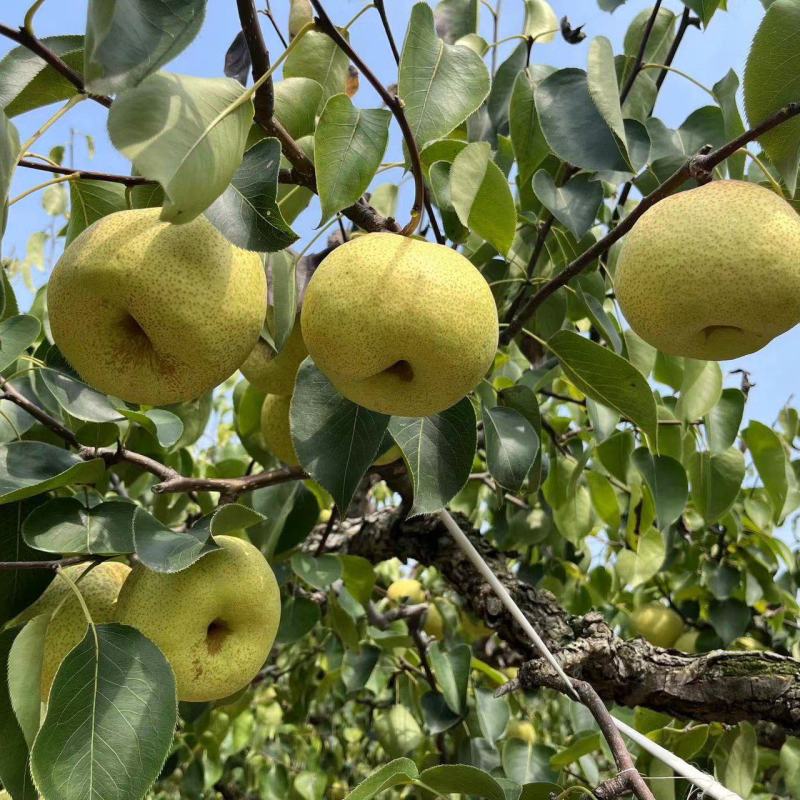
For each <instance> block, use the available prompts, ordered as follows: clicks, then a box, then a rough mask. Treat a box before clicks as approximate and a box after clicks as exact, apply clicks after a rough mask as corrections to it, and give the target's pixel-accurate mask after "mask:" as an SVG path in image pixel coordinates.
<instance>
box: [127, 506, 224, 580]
mask: <svg viewBox="0 0 800 800" xmlns="http://www.w3.org/2000/svg"><path fill="white" fill-rule="evenodd" d="M133 541H134V545H135V549H136V556H137V558H138V559H139V560H140V561H141V562H142V564H144V565H145V566H146V567H148V568H149V569H152V570H154V571H155V572H180V571H181V570H183V569H186V568H187V567H190V566H191V565H192V564H194V562H195V561H197V560H198V559H199V558H201V557H202V556H204V555H206V554H207V553H211V552H212V551H214V550H218V549H219V545H218V544H217V543H216V542H215V541H214V540H213V539H212V538H211V532H210V530H209V528H208V526H206V525H198V526H195V527H192V528H190V529H189V530H188V531H186V532H184V533H178V532H176V531H173V530H171V529H170V528H168V527H166V526H165V525H164V524H163V523H162V522H160V521H159V520H157V519H156V518H155V517H154V516H152V514H149V513H148V512H147V511H145V510H144V509H143V508H141V507H140V506H137V508H136V512H135V514H134V517H133Z"/></svg>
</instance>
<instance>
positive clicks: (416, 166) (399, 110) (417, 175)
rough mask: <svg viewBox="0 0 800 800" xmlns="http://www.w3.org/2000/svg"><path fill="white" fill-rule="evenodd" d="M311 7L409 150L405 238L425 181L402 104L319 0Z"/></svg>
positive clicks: (417, 211) (421, 199) (417, 215)
mask: <svg viewBox="0 0 800 800" xmlns="http://www.w3.org/2000/svg"><path fill="white" fill-rule="evenodd" d="M311 5H313V6H314V10H315V11H316V12H317V15H318V20H317V24H318V26H319V27H320V29H321V30H323V31H324V32H325V33H326V34H327V35H328V36H330V38H331V39H333V41H334V42H336V44H337V45H338V47H339V49H340V50H341V51H342V52H344V53H346V54H347V57H348V58H349V59H350V60H351V61H352V62H353V64H355V66H356V68H357V69H358V70H359V72H360V73H361V74H362V75H363V76H364V77H365V78H366V79H367V80H368V81H369V82H370V84H371V85H372V88H373V89H375V91H376V92H377V93H378V94H379V95H380V98H381V100H383V102H384V103H385V104H386V107H387V108H388V109H389V110H390V111H391V112H392V115H393V116H394V118H395V120H397V124H398V125H399V126H400V130H401V131H402V133H403V139H404V140H405V143H406V148H407V149H408V156H409V159H410V160H411V171H412V172H413V174H414V205H413V206H412V207H411V220H410V221H409V223H408V224H407V225H406V226H405V227H404V228H403V229H402V230H401V231H400V233H402V234H403V235H404V236H411V234H413V233H414V231H415V230H416V229H417V226H418V225H419V221H420V217H421V216H422V208H423V206H424V204H425V179H424V177H423V173H422V162H421V161H420V156H419V148H418V147H417V142H416V140H415V139H414V133H413V131H412V130H411V126H410V125H409V122H408V118H407V117H406V113H405V111H404V109H403V103H402V101H401V100H400V98H399V97H398V96H397V95H396V94H392V93H391V92H389V90H388V89H387V88H386V87H385V86H384V85H383V84H382V83H381V82H380V80H378V78H377V76H376V75H375V73H374V72H373V71H372V70H371V69H370V68H369V67H368V66H367V65H366V64H365V63H364V60H363V59H362V58H361V56H359V55H358V53H356V51H355V50H353V48H352V47H351V46H350V43H349V42H348V41H347V40H346V39H345V38H344V36H342V34H341V33H340V32H339V29H338V28H337V27H336V26H335V25H334V24H333V22H331V18H330V17H329V16H328V13H327V12H326V11H325V9H324V8H323V7H322V3H321V2H320V0H311Z"/></svg>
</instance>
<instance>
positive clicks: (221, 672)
mask: <svg viewBox="0 0 800 800" xmlns="http://www.w3.org/2000/svg"><path fill="white" fill-rule="evenodd" d="M215 541H216V543H217V544H218V545H219V546H220V549H219V550H214V551H212V552H210V553H208V554H207V555H205V556H203V558H201V559H200V560H199V561H195V563H194V564H192V565H191V566H190V567H188V568H187V569H184V570H182V571H181V572H175V573H162V572H154V571H152V570H150V569H147V568H146V567H145V566H144V565H142V564H137V565H136V566H135V567H134V569H133V571H132V572H131V575H130V577H129V578H128V580H127V581H126V582H125V585H124V586H123V588H122V591H121V592H120V596H119V600H118V602H117V613H116V619H117V621H118V622H121V623H123V624H125V625H131V626H133V627H134V628H138V629H139V630H140V631H141V632H142V633H143V634H144V635H145V636H147V637H148V638H149V639H151V640H152V641H153V642H155V643H156V644H157V645H158V647H159V648H160V649H161V651H162V652H163V653H164V655H165V656H166V658H167V660H168V661H169V663H170V665H171V666H172V669H173V671H174V672H175V681H176V684H177V688H178V699H179V700H188V701H192V702H200V701H204V700H219V699H220V698H223V697H227V696H228V695H231V694H233V693H234V692H236V691H238V690H239V689H242V688H243V687H245V686H247V684H248V683H250V681H251V680H253V678H254V677H255V676H256V675H257V674H258V671H259V670H260V669H261V668H262V667H263V666H264V662H265V661H266V660H267V656H268V655H269V651H270V649H271V648H272V643H273V642H274V641H275V634H276V633H277V631H278V623H279V622H280V617H281V598H280V590H279V589H278V582H277V581H276V580H275V575H274V573H273V572H272V569H271V568H270V565H269V564H268V563H267V560H266V559H265V558H264V556H263V555H262V554H261V552H260V551H259V550H258V549H257V548H255V547H254V546H253V545H252V544H250V543H249V542H246V541H243V540H242V539H237V538H235V537H233V536H217V537H215Z"/></svg>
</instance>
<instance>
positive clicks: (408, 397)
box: [301, 233, 498, 417]
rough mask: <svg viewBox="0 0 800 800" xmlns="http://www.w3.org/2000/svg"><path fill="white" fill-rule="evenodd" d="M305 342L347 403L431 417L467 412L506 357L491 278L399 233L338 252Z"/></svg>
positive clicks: (309, 315) (313, 307)
mask: <svg viewBox="0 0 800 800" xmlns="http://www.w3.org/2000/svg"><path fill="white" fill-rule="evenodd" d="M301 322H302V328H303V340H304V341H305V343H306V347H308V352H309V354H310V355H311V357H312V358H313V359H314V362H315V363H316V365H317V367H319V369H320V370H321V371H322V372H323V373H324V374H325V375H326V376H327V377H328V379H329V380H330V381H331V383H333V385H334V386H335V387H336V389H338V390H339V391H340V392H341V393H342V394H343V395H344V396H345V397H347V398H348V399H349V400H352V401H353V402H355V403H358V404H359V405H362V406H364V407H365V408H369V409H371V410H373V411H379V412H382V413H384V414H395V415H398V416H406V417H421V416H427V415H429V414H435V413H437V412H439V411H443V410H445V409H446V408H449V407H450V406H452V405H453V404H454V403H456V402H458V401H459V400H460V399H461V398H462V397H463V396H464V395H465V394H467V392H469V391H471V390H472V389H473V388H475V386H476V385H477V384H478V383H479V381H480V380H481V378H483V376H484V375H485V374H486V371H487V370H488V369H489V367H490V366H491V364H492V360H493V359H494V354H495V350H496V349H497V335H498V324H497V309H496V308H495V303H494V299H493V297H492V292H491V290H490V289H489V285H488V284H487V283H486V280H485V279H484V277H483V275H481V273H480V272H479V271H478V270H477V269H476V268H475V267H474V266H473V265H472V264H471V263H470V262H469V261H468V260H467V259H466V258H464V256H462V255H460V254H459V253H457V252H456V251H455V250H452V249H450V248H449V247H444V246H443V245H438V244H432V243H430V242H424V241H420V240H418V239H411V238H408V237H405V236H400V235H398V234H394V233H370V234H367V235H364V236H359V237H356V238H354V239H352V240H351V241H349V242H347V244H343V245H341V246H340V247H337V248H336V249H335V250H334V251H333V252H332V253H331V254H330V255H328V256H327V257H326V258H325V259H324V260H323V262H322V263H321V264H320V265H319V267H318V268H317V270H316V272H314V275H313V276H312V278H311V280H310V281H309V284H308V288H307V289H306V294H305V299H304V301H303V310H302V313H301Z"/></svg>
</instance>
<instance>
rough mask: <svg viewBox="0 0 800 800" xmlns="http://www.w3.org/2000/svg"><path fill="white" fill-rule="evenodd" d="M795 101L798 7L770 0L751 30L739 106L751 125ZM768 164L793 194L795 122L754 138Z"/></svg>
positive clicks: (799, 142) (799, 93)
mask: <svg viewBox="0 0 800 800" xmlns="http://www.w3.org/2000/svg"><path fill="white" fill-rule="evenodd" d="M798 97H800V4H798V3H797V2H796V0H775V2H774V3H771V4H770V6H769V8H768V9H767V13H766V15H765V16H764V19H763V20H762V21H761V25H759V27H758V30H757V31H756V35H755V38H754V39H753V45H752V47H751V48H750V55H749V56H748V58H747V66H746V68H745V72H744V104H745V108H746V109H747V119H748V120H749V122H750V124H751V125H752V126H756V125H758V124H759V123H761V122H763V121H764V120H765V119H766V118H767V117H769V116H770V115H771V114H774V113H775V112H776V111H777V110H778V109H779V108H781V107H783V106H785V105H786V104H787V103H792V102H797V99H798ZM758 141H759V143H760V144H761V146H762V147H763V148H764V150H765V152H766V154H767V155H768V156H769V160H770V161H771V162H772V163H773V164H774V165H775V166H776V167H777V169H778V172H780V174H781V177H782V178H783V182H784V183H785V184H786V186H787V188H788V189H789V194H791V195H793V194H794V193H795V189H796V188H797V168H798V160H800V119H798V118H797V117H795V118H794V119H792V120H789V121H788V122H784V123H783V124H782V125H778V127H776V128H773V129H772V130H771V131H769V132H768V133H765V134H763V135H762V136H761V137H759V140H758Z"/></svg>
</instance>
